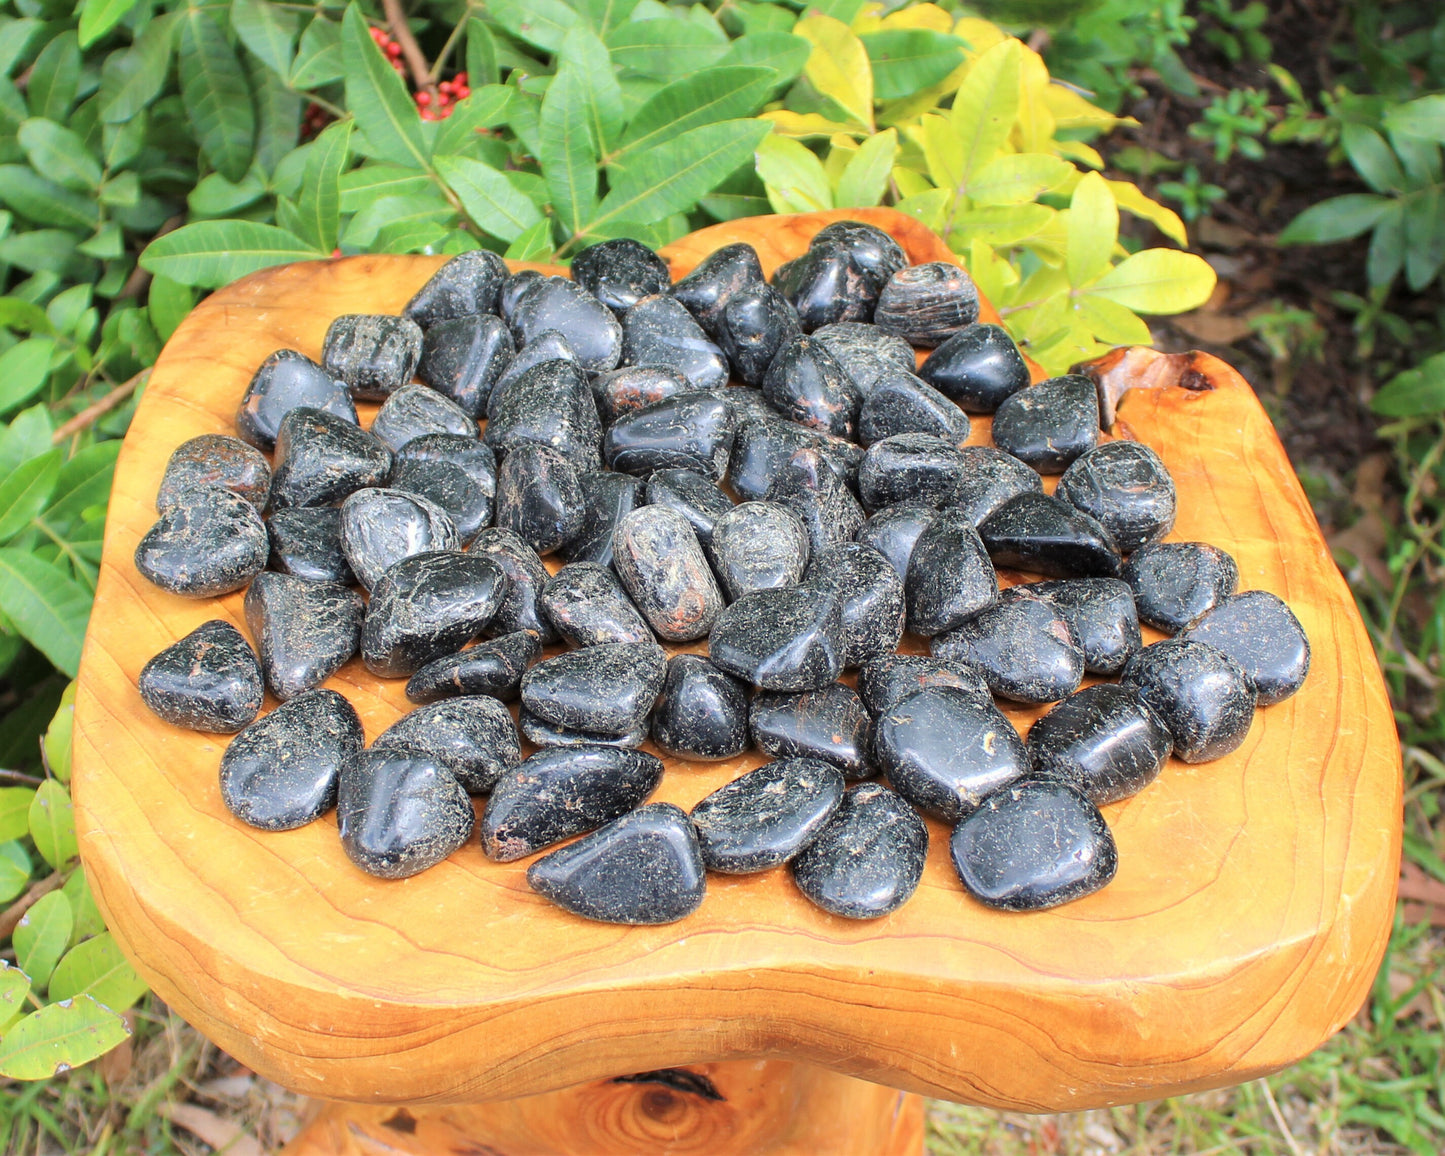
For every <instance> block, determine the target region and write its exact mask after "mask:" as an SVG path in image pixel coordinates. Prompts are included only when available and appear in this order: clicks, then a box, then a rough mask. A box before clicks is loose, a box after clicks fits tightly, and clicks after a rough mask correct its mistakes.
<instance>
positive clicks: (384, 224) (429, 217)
mask: <svg viewBox="0 0 1445 1156" xmlns="http://www.w3.org/2000/svg"><path fill="white" fill-rule="evenodd" d="M456 219H457V211H456V209H454V208H453V207H452V205H451V203H450V202H449V201H448V200H447V199H446V197H444V196H443V195H442V192H441V190H440V189H439V188H437V186H435V185H431V186H430V187H429V188H427V190H426V191H425V192H422V193H419V194H414V195H412V196H406V197H382V198H381V199H380V200H376V201H372V202H371V203H370V204H369V205H367V206H366V207H365V208H364V209H362V210H361V212H359V213H357V214H356V216H354V217H352V218H351V221H350V222H349V223H348V224H347V226H346V229H345V231H344V232H343V233H342V236H341V244H342V247H343V248H358V249H366V248H370V247H371V246H372V245H373V244H374V243H375V241H376V238H377V236H378V234H380V233H381V231H382V230H383V229H390V230H391V231H392V234H393V235H394V234H395V233H396V232H397V227H398V226H400V225H402V224H404V223H407V222H421V221H426V222H430V223H431V224H434V225H442V226H449V225H452V224H454V223H455V222H456Z"/></svg>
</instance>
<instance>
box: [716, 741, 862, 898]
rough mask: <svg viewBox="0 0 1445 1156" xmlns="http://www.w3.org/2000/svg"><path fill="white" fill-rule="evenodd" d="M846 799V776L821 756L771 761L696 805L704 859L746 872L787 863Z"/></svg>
mask: <svg viewBox="0 0 1445 1156" xmlns="http://www.w3.org/2000/svg"><path fill="white" fill-rule="evenodd" d="M842 801H843V776H842V775H840V774H839V773H838V769H837V768H836V767H833V766H830V765H829V764H828V763H825V762H821V761H819V760H818V759H808V758H787V759H779V760H778V761H777V762H772V763H768V764H766V765H765V766H761V767H758V768H757V769H756V770H752V771H749V772H748V773H747V774H745V775H742V776H740V777H738V778H736V779H734V780H733V781H732V782H731V783H728V784H727V785H726V786H724V787H720V788H718V789H717V790H716V791H714V792H713V793H712V794H711V795H708V796H707V798H705V799H703V800H702V801H701V802H700V803H698V804H697V806H695V807H694V808H693V809H692V824H693V826H694V827H696V828H697V836H698V841H699V842H700V843H701V845H702V861H703V862H704V863H705V864H706V865H707V866H708V868H709V869H711V870H713V871H722V872H724V873H725V874H729V875H744V874H748V873H751V872H753V871H766V870H768V869H769V868H770V867H777V866H778V865H779V864H782V863H786V862H787V861H788V860H789V859H791V858H793V856H795V855H797V854H798V852H800V851H801V850H803V848H804V847H806V846H808V844H809V843H811V842H812V841H813V840H814V839H816V838H817V837H818V833H819V832H820V831H822V829H823V828H824V826H826V825H827V823H828V820H829V819H831V818H832V817H833V814H834V812H836V811H837V810H838V805H839V804H840V803H841V802H842Z"/></svg>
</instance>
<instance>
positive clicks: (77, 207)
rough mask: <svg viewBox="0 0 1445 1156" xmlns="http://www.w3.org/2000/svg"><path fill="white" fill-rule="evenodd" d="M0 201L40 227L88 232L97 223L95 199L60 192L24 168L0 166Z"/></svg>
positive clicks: (32, 171)
mask: <svg viewBox="0 0 1445 1156" xmlns="http://www.w3.org/2000/svg"><path fill="white" fill-rule="evenodd" d="M0 201H4V202H5V204H6V205H8V206H9V207H10V208H12V209H14V210H15V211H16V212H17V213H19V214H20V215H21V216H22V217H27V218H29V219H30V220H32V221H35V222H36V223H37V224H41V225H56V226H59V227H60V228H64V229H74V230H77V231H79V230H84V231H87V232H88V231H90V230H91V229H94V228H95V227H96V226H97V225H98V224H100V210H99V208H97V206H96V203H95V198H94V197H90V196H86V195H85V194H83V193H74V192H71V191H70V190H69V189H63V188H61V187H60V186H59V185H57V184H56V183H55V182H54V181H47V180H46V179H45V178H44V177H42V176H40V175H39V174H38V173H36V172H35V171H34V170H33V169H31V168H30V167H29V166H27V165H0ZM22 236H24V234H21V235H20V236H16V237H12V238H7V240H20V239H21V237H22Z"/></svg>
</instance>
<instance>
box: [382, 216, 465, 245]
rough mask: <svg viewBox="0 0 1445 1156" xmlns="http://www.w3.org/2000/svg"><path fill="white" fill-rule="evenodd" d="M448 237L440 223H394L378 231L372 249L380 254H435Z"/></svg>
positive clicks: (413, 221) (417, 221)
mask: <svg viewBox="0 0 1445 1156" xmlns="http://www.w3.org/2000/svg"><path fill="white" fill-rule="evenodd" d="M446 236H447V230H446V228H445V226H443V225H442V224H441V223H440V222H438V221H427V220H421V219H416V220H410V221H392V222H390V223H389V224H386V225H383V226H382V227H381V228H380V229H378V230H377V231H376V239H375V240H373V241H372V243H371V248H372V250H373V251H375V252H378V253H435V252H438V251H439V246H440V245H441V243H442V242H443V241H444V240H445V239H446Z"/></svg>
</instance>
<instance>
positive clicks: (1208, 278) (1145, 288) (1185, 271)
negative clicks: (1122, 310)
mask: <svg viewBox="0 0 1445 1156" xmlns="http://www.w3.org/2000/svg"><path fill="white" fill-rule="evenodd" d="M1215 281H1216V277H1215V273H1214V270H1213V269H1211V268H1210V266H1209V262H1207V261H1206V260H1205V259H1204V258H1203V257H1198V256H1196V255H1195V254H1193V253H1181V252H1179V251H1178V250H1176V249H1145V250H1144V251H1143V252H1140V253H1135V254H1133V255H1132V256H1129V257H1126V258H1125V259H1124V260H1123V261H1122V262H1120V263H1119V264H1118V265H1116V266H1114V268H1112V269H1111V270H1109V272H1107V273H1105V274H1104V275H1103V276H1102V277H1101V278H1099V280H1098V281H1096V282H1094V284H1093V285H1092V286H1091V287H1090V292H1091V293H1092V294H1093V295H1094V296H1096V297H1102V298H1104V299H1105V300H1108V301H1115V302H1117V303H1118V304H1120V305H1123V306H1126V307H1127V308H1129V309H1132V310H1134V311H1135V312H1136V313H1155V314H1160V313H1184V312H1186V311H1188V310H1190V309H1197V308H1198V307H1199V306H1200V305H1203V304H1204V303H1205V302H1206V301H1208V300H1209V295H1210V294H1211V293H1213V292H1214V285H1215Z"/></svg>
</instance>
